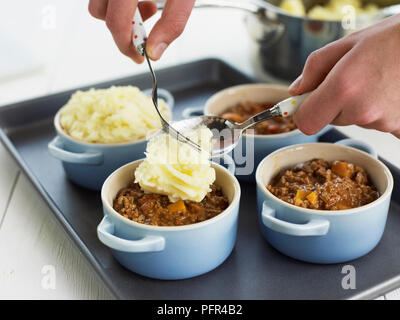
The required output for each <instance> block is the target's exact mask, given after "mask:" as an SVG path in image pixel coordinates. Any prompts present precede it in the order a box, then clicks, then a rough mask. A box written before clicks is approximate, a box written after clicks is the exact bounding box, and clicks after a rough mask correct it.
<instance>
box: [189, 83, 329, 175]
mask: <svg viewBox="0 0 400 320" xmlns="http://www.w3.org/2000/svg"><path fill="white" fill-rule="evenodd" d="M289 96H290V95H289V93H288V88H287V87H286V86H282V85H272V84H262V83H256V84H245V85H238V86H234V87H230V88H227V89H224V90H222V91H219V92H217V93H216V94H214V95H212V96H211V97H210V98H209V99H208V100H207V102H206V105H205V107H204V108H203V107H189V108H186V109H185V110H184V111H183V117H184V118H189V117H192V116H195V115H199V114H202V113H203V112H204V114H206V115H221V114H222V113H223V112H225V111H226V110H227V108H229V107H232V106H235V105H237V104H239V103H242V102H246V101H250V102H255V103H266V102H268V103H271V104H273V103H277V102H279V101H282V100H284V99H286V98H288V97H289ZM329 129H330V127H329V126H328V127H326V128H324V129H323V130H322V131H320V132H318V133H317V134H315V135H311V136H308V135H305V134H304V133H302V132H301V131H300V130H298V129H295V130H293V131H290V132H286V133H279V134H271V135H261V134H255V135H243V137H242V139H241V140H240V141H239V143H238V146H237V147H236V148H235V149H234V151H233V152H232V153H231V155H232V157H233V159H234V160H235V163H236V176H237V178H238V179H239V180H242V181H255V171H256V168H257V166H258V164H259V163H260V162H261V160H262V159H264V157H265V156H267V155H268V154H270V153H271V152H274V151H275V150H277V149H280V148H283V147H286V146H290V145H293V144H300V143H311V142H317V140H318V137H319V136H321V135H322V134H324V133H325V132H326V131H328V130H329Z"/></svg>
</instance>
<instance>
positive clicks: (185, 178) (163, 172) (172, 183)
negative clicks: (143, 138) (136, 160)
mask: <svg viewBox="0 0 400 320" xmlns="http://www.w3.org/2000/svg"><path fill="white" fill-rule="evenodd" d="M185 135H186V136H187V137H189V138H190V139H192V141H194V142H197V143H198V144H200V146H201V147H202V149H203V150H204V151H202V152H199V151H197V150H195V149H194V148H192V147H191V146H189V145H188V144H186V143H182V142H179V141H178V140H176V139H175V138H173V137H171V136H170V135H168V134H165V133H162V134H159V135H157V136H155V137H153V138H152V139H151V140H150V141H149V142H148V144H147V149H146V159H145V160H143V162H142V163H141V164H140V165H139V166H138V167H137V168H136V171H135V182H138V183H139V185H140V187H141V188H142V189H143V190H144V191H147V192H152V193H157V194H164V195H167V196H168V198H169V200H170V201H171V202H175V201H178V200H192V201H197V202H199V201H201V200H203V198H204V197H205V195H206V194H207V193H208V192H209V191H211V189H210V185H211V184H212V183H213V182H214V180H215V170H214V168H212V167H211V164H210V148H211V138H212V132H211V131H210V130H209V129H208V128H206V127H200V128H199V129H197V130H195V131H191V132H185Z"/></svg>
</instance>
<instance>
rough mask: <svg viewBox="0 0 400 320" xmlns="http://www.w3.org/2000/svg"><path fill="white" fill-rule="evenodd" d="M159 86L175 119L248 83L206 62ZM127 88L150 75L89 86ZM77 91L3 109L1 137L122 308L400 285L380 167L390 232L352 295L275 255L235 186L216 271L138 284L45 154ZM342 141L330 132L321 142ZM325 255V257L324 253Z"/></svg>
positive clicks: (398, 211) (252, 199)
mask: <svg viewBox="0 0 400 320" xmlns="http://www.w3.org/2000/svg"><path fill="white" fill-rule="evenodd" d="M157 76H158V80H159V84H160V87H163V88H166V89H168V90H170V91H171V92H172V93H173V94H174V97H175V99H176V107H175V109H174V116H175V119H179V118H180V117H181V112H182V110H183V109H184V108H185V107H187V106H198V105H203V104H204V102H205V101H206V99H207V98H208V97H209V96H210V95H211V94H213V93H214V92H217V91H218V90H220V89H222V88H225V87H229V86H232V85H236V84H241V83H249V82H253V81H254V79H251V78H249V77H247V76H245V75H243V74H242V73H240V72H239V71H237V70H236V69H234V68H232V67H231V66H229V65H227V64H226V63H224V62H222V61H220V60H215V59H207V60H200V61H195V62H192V63H188V64H184V65H179V66H174V67H170V68H166V69H163V70H160V71H158V72H157ZM127 84H133V85H136V86H139V87H140V88H142V89H145V88H149V87H150V86H151V79H150V77H149V75H148V74H142V75H136V76H132V77H128V78H123V79H117V80H113V81H109V82H104V83H100V84H95V85H92V86H88V87H86V88H80V89H87V88H89V87H97V88H101V87H109V86H111V85H127ZM75 90H76V89H74V90H70V91H66V92H62V93H58V94H53V95H49V96H45V97H42V98H38V99H33V100H29V101H24V102H20V103H16V104H13V105H8V106H4V107H2V108H0V127H1V130H0V137H1V140H2V142H3V143H4V145H5V146H6V147H7V149H8V150H9V151H10V152H11V153H12V155H13V156H14V158H15V159H16V160H17V162H18V163H19V165H20V166H21V168H22V170H23V171H24V172H25V174H26V175H27V176H28V177H29V178H30V180H31V181H32V183H33V184H34V186H35V187H36V188H37V189H38V190H39V192H40V194H41V195H42V197H43V198H44V200H45V201H46V202H47V203H48V205H49V207H50V208H51V209H52V212H53V214H54V216H55V217H56V218H57V220H58V221H59V222H60V223H61V225H62V226H63V227H64V229H65V231H66V232H67V233H68V234H69V236H70V237H71V239H72V240H73V241H74V243H75V244H76V246H77V247H78V249H79V250H80V251H81V252H82V254H83V255H84V256H85V257H86V259H87V260H88V261H89V263H90V264H91V266H92V267H93V269H94V270H95V271H96V273H97V274H98V276H99V278H100V279H101V280H102V281H103V282H104V284H105V286H106V287H107V288H108V289H109V290H110V292H111V293H112V294H113V295H114V296H115V297H116V298H126V299H345V298H354V297H357V298H373V297H375V296H378V295H379V294H381V293H382V292H385V291H388V290H390V289H392V288H395V287H396V286H397V287H399V286H400V277H399V275H400V250H398V247H399V244H400V232H399V231H400V196H399V195H400V193H399V187H398V186H399V185H400V171H399V169H397V168H395V167H394V166H392V165H390V163H388V162H386V164H387V165H388V166H389V168H390V170H391V171H392V173H393V176H394V179H395V189H394V191H393V197H392V203H391V207H390V212H389V216H388V221H387V226H386V230H385V233H384V235H383V238H382V240H381V242H380V243H379V245H378V246H377V247H376V248H375V249H374V250H373V251H372V252H370V253H369V254H368V255H366V256H364V257H362V258H360V259H357V260H354V261H351V262H349V263H346V264H351V265H353V266H354V267H355V269H356V289H355V290H352V289H349V290H344V289H342V286H341V283H342V278H343V277H344V276H345V274H342V273H341V271H342V267H343V266H344V265H346V264H334V265H318V264H309V263H304V262H299V261H296V260H293V259H291V258H288V257H286V256H284V255H282V254H280V253H279V252H277V251H276V250H274V249H273V248H272V247H271V246H269V245H268V243H267V242H266V241H265V240H264V239H263V238H262V237H261V235H260V233H259V232H258V227H257V208H256V192H255V191H256V189H255V184H252V183H241V187H242V199H241V200H242V201H241V206H240V214H239V229H238V236H237V243H236V246H235V249H234V250H233V252H232V254H231V255H230V257H229V258H228V259H227V260H226V261H225V262H224V263H223V264H222V265H221V266H220V267H218V268H217V269H215V270H213V271H211V272H209V273H207V274H205V275H202V276H199V277H196V278H192V279H188V280H180V281H159V280H152V279H147V278H144V277H141V276H138V275H136V274H134V273H132V272H130V271H127V270H126V269H124V268H123V267H121V266H120V265H119V264H118V263H117V261H116V260H114V258H113V257H112V255H111V252H110V250H109V249H108V248H106V247H105V246H104V245H102V244H101V243H100V241H99V240H98V239H97V235H96V227H97V225H98V223H99V222H100V220H101V219H102V216H103V213H102V206H101V201H100V195H99V193H97V192H92V191H88V190H85V189H82V188H80V187H78V186H76V185H74V184H72V183H71V182H69V181H68V180H67V179H66V177H65V174H64V171H63V169H62V166H61V163H60V162H59V161H58V160H56V159H54V158H53V157H51V156H50V155H49V153H48V151H47V144H48V142H49V141H50V140H51V139H52V138H53V137H54V135H55V131H54V129H53V124H52V120H53V116H54V115H55V113H56V111H57V110H58V109H59V108H60V107H61V106H62V105H63V104H64V103H65V102H66V101H67V100H68V98H69V96H70V95H71V93H73V92H74V91H75ZM344 137H345V136H344V135H342V134H340V133H339V131H337V130H335V129H332V130H330V131H329V132H327V133H326V134H325V135H324V136H322V137H321V141H332V142H333V141H337V140H339V139H341V138H344ZM327 250H329V248H327Z"/></svg>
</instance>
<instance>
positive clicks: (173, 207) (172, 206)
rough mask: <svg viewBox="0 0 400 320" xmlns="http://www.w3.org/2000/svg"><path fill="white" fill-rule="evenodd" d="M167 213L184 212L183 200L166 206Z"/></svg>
mask: <svg viewBox="0 0 400 320" xmlns="http://www.w3.org/2000/svg"><path fill="white" fill-rule="evenodd" d="M167 208H168V211H170V212H178V211H181V212H186V206H185V202H183V200H179V201H177V202H174V203H171V204H169V205H168V206H167Z"/></svg>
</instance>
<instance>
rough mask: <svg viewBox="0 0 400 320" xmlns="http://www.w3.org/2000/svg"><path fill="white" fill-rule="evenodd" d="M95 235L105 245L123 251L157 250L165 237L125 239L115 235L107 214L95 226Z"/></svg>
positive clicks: (162, 245)
mask: <svg viewBox="0 0 400 320" xmlns="http://www.w3.org/2000/svg"><path fill="white" fill-rule="evenodd" d="M97 237H98V238H99V240H100V241H101V242H102V243H104V244H105V245H106V246H107V247H109V248H111V249H114V250H118V251H123V252H157V251H163V250H164V248H165V239H164V238H163V237H161V236H145V237H143V238H142V239H139V240H127V239H122V238H119V237H117V236H115V235H114V224H113V223H112V222H111V221H109V219H108V218H107V216H105V217H104V218H103V220H101V222H100V224H99V225H98V226H97Z"/></svg>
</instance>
